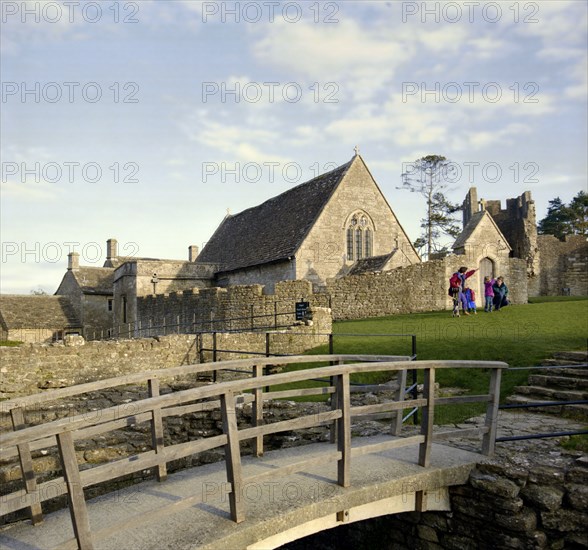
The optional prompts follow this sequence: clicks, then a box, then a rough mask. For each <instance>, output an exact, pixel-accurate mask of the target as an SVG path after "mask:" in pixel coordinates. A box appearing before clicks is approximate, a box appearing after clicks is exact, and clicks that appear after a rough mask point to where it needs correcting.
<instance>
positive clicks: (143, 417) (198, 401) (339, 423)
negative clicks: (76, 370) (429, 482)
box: [0, 355, 508, 550]
mask: <svg viewBox="0 0 588 550" xmlns="http://www.w3.org/2000/svg"><path fill="white" fill-rule="evenodd" d="M407 359H408V358H407V357H398V356H361V355H354V356H349V355H327V356H325V355H320V356H297V357H280V358H276V357H273V358H267V359H266V358H263V359H260V358H257V359H245V360H236V361H226V362H222V363H215V364H206V365H187V366H183V367H176V368H173V369H165V370H160V371H149V372H144V373H139V374H133V375H128V376H124V377H120V378H117V379H110V380H102V381H98V382H92V383H89V384H82V385H79V386H72V387H69V388H63V389H60V390H54V391H51V392H46V393H43V394H36V395H31V396H28V397H25V398H22V399H18V400H12V401H5V402H3V403H2V409H3V410H4V411H10V414H11V416H12V422H13V428H14V431H13V432H11V433H8V434H3V436H2V448H1V449H0V459H7V458H10V457H15V456H18V457H19V461H20V465H21V470H22V477H23V480H24V484H25V487H24V489H22V490H20V491H15V492H13V493H10V494H8V495H4V496H3V497H2V515H5V514H8V513H11V512H14V511H17V510H21V509H25V508H28V509H29V512H30V515H31V519H32V521H33V523H39V522H40V521H42V515H41V502H43V501H44V500H48V499H49V498H54V497H55V496H58V495H61V494H64V493H67V495H68V497H69V507H70V514H71V520H72V525H73V529H74V535H75V538H72V539H70V540H69V541H68V542H67V543H66V544H65V545H63V546H62V548H76V547H78V548H80V549H82V550H86V549H92V548H93V547H94V546H93V545H94V542H96V541H99V540H102V539H104V538H106V537H108V536H110V535H112V534H113V533H114V532H117V531H119V530H124V529H126V528H130V527H131V526H133V525H140V524H146V523H148V522H149V521H152V520H153V519H155V518H160V517H162V516H163V515H165V514H169V513H174V512H177V511H179V510H180V509H184V508H187V507H190V506H193V505H194V504H196V503H198V502H201V501H202V496H201V495H194V496H191V497H188V498H185V499H183V500H182V501H181V502H174V504H173V505H170V506H168V507H166V508H163V509H159V510H156V511H153V512H150V513H145V514H142V515H141V516H140V517H137V518H134V519H133V520H132V521H131V522H129V521H126V522H125V523H124V524H121V525H119V526H116V525H115V526H109V527H108V528H106V529H103V530H101V531H95V532H94V533H92V532H91V530H90V523H89V518H88V511H87V506H86V502H85V498H84V488H85V487H88V486H91V485H96V484H99V483H103V482H107V481H111V480H113V479H116V478H118V477H121V476H124V475H127V474H131V473H134V472H137V471H141V470H145V469H154V470H155V473H156V476H157V479H158V480H159V481H163V480H164V479H165V478H166V475H167V463H168V462H170V461H173V460H177V459H180V458H183V457H187V456H190V455H193V454H196V453H200V452H203V451H206V450H210V449H214V448H217V447H224V450H225V462H226V473H227V481H228V484H229V486H230V491H231V492H230V494H229V503H230V512H231V517H232V519H233V520H234V521H235V522H241V521H243V520H244V519H245V510H244V503H243V499H239V498H238V495H239V494H240V492H241V489H242V487H243V486H244V484H246V483H250V482H258V481H260V480H261V479H262V478H264V477H266V476H269V475H271V476H272V478H275V477H276V476H280V475H286V474H291V473H295V472H299V471H304V470H305V469H307V468H310V467H311V466H314V465H317V464H323V463H330V462H337V483H338V484H339V485H340V486H342V487H348V486H349V484H350V476H349V472H350V464H351V459H352V457H353V456H357V455H362V454H366V453H374V452H379V451H382V450H387V449H394V448H398V447H404V446H407V445H418V448H419V451H418V463H419V464H420V465H421V466H423V467H426V466H428V465H429V462H430V458H431V446H432V442H433V418H434V409H435V405H436V404H450V403H464V402H466V403H473V402H486V403H487V412H486V422H485V426H484V427H482V428H475V429H472V430H468V434H469V433H470V432H475V433H481V434H483V440H482V452H483V453H484V454H492V453H493V451H494V440H495V437H496V422H497V413H498V403H499V397H500V395H499V394H500V375H501V370H502V369H503V368H507V367H508V365H507V364H506V363H501V362H494V361H492V362H490V361H411V362H410V363H409V364H408V365H407V362H406V360H407ZM349 361H352V363H351V364H349V363H348V362H349ZM367 361H370V362H367ZM308 362H331V363H333V362H336V363H337V364H334V365H331V366H325V367H318V368H312V369H304V370H298V371H293V372H287V373H280V374H273V375H266V376H262V375H261V373H262V370H263V369H262V367H263V366H265V365H268V364H276V363H279V364H302V363H308ZM346 363H347V364H346ZM244 367H253V377H252V378H246V379H240V380H232V381H227V382H221V383H218V384H212V385H207V386H204V387H196V388H192V389H187V390H183V391H178V392H174V393H169V394H165V395H159V380H160V379H161V378H169V377H171V376H179V375H185V374H194V373H196V372H202V371H210V370H211V368H216V369H219V370H221V369H235V368H239V369H243V368H244ZM408 368H410V369H418V370H422V371H423V373H424V390H423V397H422V398H419V399H406V400H405V395H404V388H403V387H402V385H401V386H400V387H399V388H398V390H396V400H395V401H392V402H387V403H379V404H375V405H363V406H353V407H352V406H351V399H350V394H351V386H350V376H351V375H352V374H354V373H360V372H361V373H365V372H382V371H397V372H399V373H402V372H403V371H404V372H405V371H406V369H408ZM443 368H484V369H490V370H491V378H490V387H489V391H488V393H487V394H484V395H479V396H460V397H451V398H437V399H435V396H434V386H435V371H436V369H443ZM316 378H320V379H327V380H331V383H330V384H329V385H328V386H325V387H318V388H305V389H297V390H287V391H264V389H269V388H270V387H272V386H275V385H278V384H287V383H292V382H301V381H306V380H310V379H316ZM400 378H402V377H400ZM138 382H147V384H148V389H149V397H147V398H145V399H140V400H137V401H133V402H131V403H126V404H124V405H116V406H112V407H108V408H105V409H100V410H98V411H92V412H89V413H84V414H80V415H77V416H74V417H69V418H62V419H59V420H55V421H53V422H48V423H45V424H41V425H36V426H30V427H25V411H26V408H27V407H31V406H33V405H38V404H40V403H42V402H46V401H49V400H51V401H52V400H55V399H57V398H61V397H71V396H74V395H81V394H85V393H88V392H92V391H98V390H104V389H105V388H107V387H114V386H120V385H125V384H130V383H138ZM321 394H322V395H331V410H328V411H326V412H321V413H316V414H313V415H307V416H302V417H299V418H294V419H290V420H285V421H278V422H273V423H271V424H265V423H264V420H263V402H264V401H265V400H268V399H275V398H284V397H294V396H301V395H321ZM239 402H241V403H244V402H252V404H253V413H252V426H251V427H247V428H242V429H239V428H238V426H237V417H236V408H235V405H236V404H237V403H239ZM410 407H420V408H421V411H422V422H421V430H420V434H419V435H416V436H411V437H403V438H391V439H390V440H389V441H386V442H383V443H378V444H372V445H364V446H360V447H354V448H353V449H352V448H351V417H352V416H362V415H370V414H379V413H394V412H395V413H396V416H395V418H396V419H395V420H394V421H393V425H392V432H393V433H396V434H399V432H400V430H399V427H400V425H401V424H400V423H401V418H402V410H403V409H404V408H410ZM215 409H216V410H218V409H220V413H221V418H222V428H223V429H222V432H223V433H222V434H219V435H215V436H211V437H206V438H203V439H197V440H192V441H187V442H183V443H177V444H174V445H167V446H166V445H164V440H163V434H164V424H163V419H164V418H165V417H169V416H180V415H185V414H189V413H193V412H201V411H211V410H215ZM398 418H400V423H399V421H398ZM142 422H149V424H150V426H151V440H152V444H151V450H148V451H144V452H141V453H139V454H135V455H133V456H129V457H126V458H123V459H119V460H116V461H113V462H109V463H106V464H102V465H99V466H96V467H92V468H89V469H85V470H82V471H80V469H79V465H78V462H77V459H76V451H75V446H74V442H75V440H79V439H87V438H89V437H92V436H95V435H97V434H101V433H105V432H109V431H113V430H117V429H120V428H124V427H126V426H129V425H134V424H138V423H142ZM329 423H330V424H332V425H333V426H334V431H335V433H336V449H332V450H329V451H326V452H325V453H323V454H322V455H320V456H319V457H318V458H317V457H315V458H313V459H311V460H306V461H301V462H298V463H296V464H291V465H289V466H287V467H283V468H280V469H276V470H271V472H266V473H264V474H259V475H256V476H252V477H248V478H244V477H243V473H242V468H241V451H240V447H239V443H240V441H245V440H252V441H253V443H254V449H255V452H256V454H257V455H261V454H262V453H263V437H264V436H267V435H270V434H275V433H279V432H283V431H292V430H299V429H303V428H309V427H313V426H317V425H321V424H329ZM458 432H459V433H460V434H462V435H463V434H464V430H459V431H458ZM448 433H456V431H454V430H452V431H451V432H444V433H441V434H435V438H437V437H440V438H443V437H444V436H446V434H448ZM51 446H57V448H58V451H59V456H60V461H61V466H62V472H63V477H62V478H57V479H54V480H51V481H49V482H45V483H40V484H37V482H36V479H35V473H34V470H33V466H32V455H31V453H32V451H34V450H39V449H46V448H48V447H51ZM328 448H329V449H330V447H328Z"/></svg>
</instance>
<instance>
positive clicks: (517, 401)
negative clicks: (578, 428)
mask: <svg viewBox="0 0 588 550" xmlns="http://www.w3.org/2000/svg"><path fill="white" fill-rule="evenodd" d="M506 401H507V403H508V404H509V405H527V404H529V403H538V402H541V401H546V400H544V399H536V398H534V397H531V396H529V397H526V396H524V395H511V396H510V397H509V398H508V399H507V400H506ZM558 401H559V400H558ZM523 410H526V411H527V412H541V413H548V414H557V415H560V416H562V415H566V413H570V414H572V415H573V416H575V417H581V418H583V419H584V420H586V419H588V405H554V406H551V407H530V408H528V409H523Z"/></svg>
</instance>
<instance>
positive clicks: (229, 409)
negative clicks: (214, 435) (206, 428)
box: [221, 391, 245, 523]
mask: <svg viewBox="0 0 588 550" xmlns="http://www.w3.org/2000/svg"><path fill="white" fill-rule="evenodd" d="M221 415H222V421H223V433H224V434H225V435H226V436H227V444H226V445H225V462H226V467H227V481H228V482H229V483H230V484H231V492H230V494H229V505H230V508H231V518H232V520H233V521H234V522H235V523H241V522H242V521H243V520H244V519H245V512H244V510H243V501H242V499H241V488H242V472H241V452H240V449H239V430H238V428H237V415H236V412H235V396H234V394H233V392H232V391H228V392H226V393H223V394H222V395H221Z"/></svg>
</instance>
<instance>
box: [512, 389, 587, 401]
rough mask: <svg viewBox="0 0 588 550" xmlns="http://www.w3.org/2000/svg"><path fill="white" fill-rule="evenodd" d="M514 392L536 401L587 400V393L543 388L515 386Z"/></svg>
mask: <svg viewBox="0 0 588 550" xmlns="http://www.w3.org/2000/svg"><path fill="white" fill-rule="evenodd" d="M515 392H516V393H518V394H522V395H526V396H533V397H537V398H538V401H578V400H580V399H588V392H584V391H577V390H562V389H560V388H546V387H543V386H516V387H515Z"/></svg>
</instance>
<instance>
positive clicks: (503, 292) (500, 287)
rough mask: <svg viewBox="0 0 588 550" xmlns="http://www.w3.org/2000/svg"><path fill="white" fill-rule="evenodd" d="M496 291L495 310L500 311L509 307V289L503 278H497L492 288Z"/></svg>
mask: <svg viewBox="0 0 588 550" xmlns="http://www.w3.org/2000/svg"><path fill="white" fill-rule="evenodd" d="M492 290H494V310H495V311H500V308H502V307H505V306H507V305H508V304H509V303H510V302H509V301H508V287H507V286H506V284H505V282H504V279H503V278H502V277H496V282H495V283H494V286H493V287H492Z"/></svg>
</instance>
